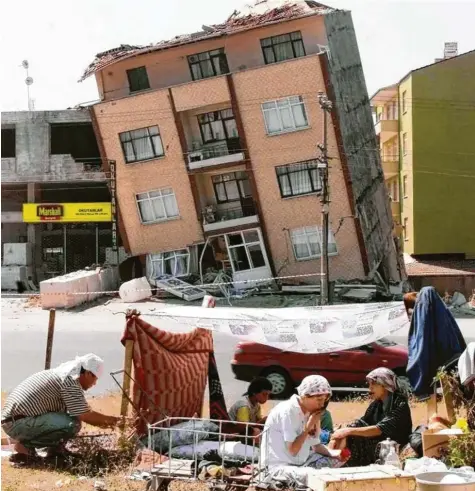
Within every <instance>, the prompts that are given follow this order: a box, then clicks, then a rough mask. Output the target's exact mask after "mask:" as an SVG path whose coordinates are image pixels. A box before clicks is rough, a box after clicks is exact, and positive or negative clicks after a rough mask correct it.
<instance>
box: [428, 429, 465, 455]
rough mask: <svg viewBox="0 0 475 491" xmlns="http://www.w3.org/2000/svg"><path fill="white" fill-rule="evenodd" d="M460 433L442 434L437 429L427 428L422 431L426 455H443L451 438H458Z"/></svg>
mask: <svg viewBox="0 0 475 491" xmlns="http://www.w3.org/2000/svg"><path fill="white" fill-rule="evenodd" d="M459 436H460V434H458V435H457V434H452V435H446V434H440V433H438V432H437V431H435V430H426V431H424V433H422V450H423V452H424V457H434V458H436V459H438V458H440V457H442V454H443V451H444V450H445V449H447V448H448V446H449V441H450V439H451V438H458V437H459Z"/></svg>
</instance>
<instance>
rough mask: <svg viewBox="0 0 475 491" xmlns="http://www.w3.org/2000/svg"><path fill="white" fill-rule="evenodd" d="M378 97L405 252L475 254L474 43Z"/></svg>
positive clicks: (390, 183)
mask: <svg viewBox="0 0 475 491" xmlns="http://www.w3.org/2000/svg"><path fill="white" fill-rule="evenodd" d="M451 44H452V43H451ZM371 101H372V105H373V107H374V110H375V114H376V133H377V135H378V137H379V144H380V152H381V160H382V164H383V170H384V176H385V181H386V185H387V190H388V193H389V195H390V196H391V208H392V214H393V218H394V220H395V222H396V223H398V224H399V225H400V227H399V231H400V234H401V239H402V240H401V243H402V244H403V248H404V252H405V253H408V254H410V255H414V256H418V257H421V258H426V259H430V258H434V259H437V258H438V259H444V258H445V259H450V258H452V259H459V260H460V259H470V258H471V259H473V258H475V227H474V226H473V224H474V223H475V207H474V205H473V196H475V152H474V144H473V135H474V133H475V110H474V109H475V51H470V52H468V53H465V54H462V55H458V56H450V57H446V58H444V59H442V60H436V62H435V63H433V64H431V65H428V66H424V67H422V68H418V69H416V70H412V71H411V72H409V73H408V74H407V75H406V76H404V77H403V78H402V79H401V80H400V81H399V82H398V83H396V84H394V85H391V86H389V87H384V88H382V89H380V90H379V91H378V92H377V93H376V94H375V95H374V96H373V97H372V99H371Z"/></svg>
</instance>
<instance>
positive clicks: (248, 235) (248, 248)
mask: <svg viewBox="0 0 475 491" xmlns="http://www.w3.org/2000/svg"><path fill="white" fill-rule="evenodd" d="M225 238H226V246H227V248H228V251H229V256H230V259H231V265H232V268H233V271H248V270H250V269H256V268H262V267H264V266H266V265H267V264H266V260H265V257H264V252H263V246H262V241H261V237H260V234H259V231H258V230H256V229H254V230H245V231H243V232H236V233H234V234H226V235H225Z"/></svg>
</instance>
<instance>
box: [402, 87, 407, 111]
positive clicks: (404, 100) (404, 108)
mask: <svg viewBox="0 0 475 491" xmlns="http://www.w3.org/2000/svg"><path fill="white" fill-rule="evenodd" d="M406 111H407V90H404V91H403V92H402V113H403V114H405V113H406Z"/></svg>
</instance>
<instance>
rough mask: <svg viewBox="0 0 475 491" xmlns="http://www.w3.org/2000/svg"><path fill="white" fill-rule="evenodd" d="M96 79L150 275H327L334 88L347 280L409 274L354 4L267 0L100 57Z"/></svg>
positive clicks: (340, 248)
mask: <svg viewBox="0 0 475 491" xmlns="http://www.w3.org/2000/svg"><path fill="white" fill-rule="evenodd" d="M91 75H94V76H95V78H96V81H97V86H98V89H99V93H100V98H101V102H100V103H98V104H95V105H94V106H93V107H92V108H91V113H92V119H93V123H94V126H95V131H96V135H97V137H98V141H99V147H100V150H101V156H102V159H103V162H108V161H109V160H113V161H115V162H116V168H117V195H118V212H119V226H120V232H121V236H122V240H123V243H124V246H125V248H126V250H127V251H128V252H130V253H131V254H132V255H135V256H146V257H147V265H148V271H149V275H150V276H156V275H159V274H162V273H169V274H172V275H174V276H178V277H179V276H186V275H188V274H190V273H192V272H193V273H197V272H199V273H201V275H203V274H204V273H205V272H206V271H207V270H208V268H215V269H219V270H221V269H223V270H227V271H229V272H230V273H231V274H232V278H233V281H235V282H236V283H235V284H236V286H239V284H240V283H239V282H240V281H246V280H258V279H263V278H269V277H274V276H279V277H297V280H298V281H303V282H317V281H319V277H318V276H317V275H315V273H318V272H319V268H320V266H319V261H320V255H321V228H320V221H321V203H320V198H321V196H320V195H321V189H322V184H321V178H320V171H319V168H318V162H317V160H316V157H317V156H318V155H319V150H318V148H317V144H318V143H321V142H322V141H323V134H322V133H323V132H322V119H323V113H322V110H321V109H320V107H319V104H318V92H319V91H323V92H325V93H326V94H327V95H328V96H329V97H330V98H331V100H332V101H333V102H334V110H333V111H332V114H331V121H330V124H329V131H328V150H329V155H330V157H331V165H330V166H331V168H330V188H331V204H330V228H331V233H330V237H329V251H330V272H331V279H333V280H335V279H338V278H342V279H353V278H360V279H363V278H365V277H368V276H371V275H373V274H374V273H375V272H376V271H378V272H379V273H380V274H381V275H382V277H383V278H385V279H386V280H387V281H388V280H399V279H400V278H401V275H403V271H401V266H400V264H399V257H398V253H397V249H396V246H395V243H394V240H393V236H392V228H393V224H392V218H391V211H390V206H389V202H388V199H387V194H386V188H385V185H384V177H383V172H382V168H381V164H380V161H379V156H378V154H377V141H376V136H375V132H374V127H373V123H372V116H371V108H370V104H369V98H368V94H367V90H366V85H365V81H364V76H363V70H362V66H361V61H360V57H359V52H358V47H357V42H356V36H355V32H354V28H353V24H352V21H351V15H350V13H349V12H347V11H338V10H334V9H332V8H330V7H327V6H324V5H322V4H319V3H317V2H314V1H306V2H301V1H299V2H285V3H281V4H280V5H277V6H276V4H275V3H271V2H265V1H264V2H258V3H257V4H256V5H255V6H254V7H250V8H249V11H247V12H234V13H233V14H232V15H231V16H230V17H229V18H228V19H227V20H226V22H224V23H223V24H220V25H213V26H203V29H202V31H200V32H196V33H192V34H189V35H183V36H177V37H175V38H173V39H172V40H169V41H163V42H160V43H157V44H154V45H150V46H146V47H139V46H130V45H121V46H120V47H118V48H116V49H112V50H109V51H106V52H103V53H99V54H98V55H96V59H95V60H94V62H93V63H92V64H91V65H90V66H89V67H88V69H87V70H86V72H85V74H84V76H83V78H86V77H88V76H91ZM371 149H372V150H373V151H368V150H371ZM107 170H108V169H107V167H106V168H105V171H107ZM402 268H403V267H402Z"/></svg>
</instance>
